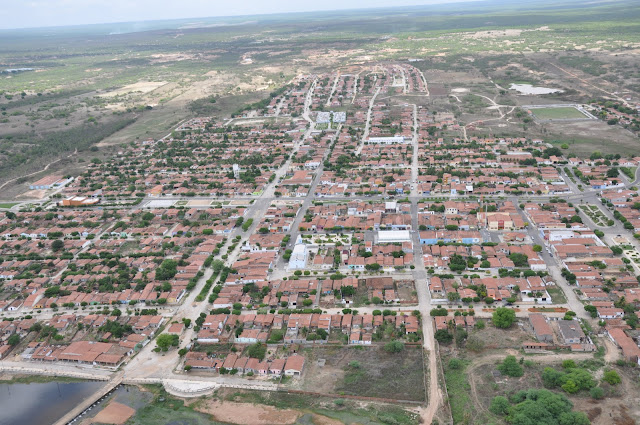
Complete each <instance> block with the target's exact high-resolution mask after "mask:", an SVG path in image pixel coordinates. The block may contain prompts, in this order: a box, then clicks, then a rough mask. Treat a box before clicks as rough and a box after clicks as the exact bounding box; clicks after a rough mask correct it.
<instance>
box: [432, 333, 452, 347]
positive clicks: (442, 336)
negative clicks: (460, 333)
mask: <svg viewBox="0 0 640 425" xmlns="http://www.w3.org/2000/svg"><path fill="white" fill-rule="evenodd" d="M434 337H435V339H436V341H438V342H440V343H442V344H446V343H449V342H451V341H452V340H453V335H451V334H450V333H449V332H448V331H447V330H446V329H438V330H437V331H436V333H435V334H434Z"/></svg>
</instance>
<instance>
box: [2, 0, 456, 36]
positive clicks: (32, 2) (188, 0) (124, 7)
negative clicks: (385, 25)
mask: <svg viewBox="0 0 640 425" xmlns="http://www.w3.org/2000/svg"><path fill="white" fill-rule="evenodd" d="M458 1H460V0H320V1H318V0H315V1H313V0H311V1H309V0H307V1H301V0H237V1H229V0H0V28H3V29H9V28H34V27H50V26H66V25H86V24H100V23H111V22H131V21H148V20H161V19H181V18H198V17H213V16H237V15H257V14H266V13H282V12H310V11H315V10H340V9H364V8H375V7H390V6H416V5H425V4H439V3H455V2H458Z"/></svg>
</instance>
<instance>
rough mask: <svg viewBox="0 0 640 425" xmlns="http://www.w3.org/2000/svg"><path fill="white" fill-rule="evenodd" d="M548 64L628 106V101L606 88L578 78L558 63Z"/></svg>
mask: <svg viewBox="0 0 640 425" xmlns="http://www.w3.org/2000/svg"><path fill="white" fill-rule="evenodd" d="M549 65H551V66H553V67H555V68H558V69H559V70H560V71H562V72H564V73H565V74H567V75H569V76H571V77H573V78H575V79H576V80H578V81H580V82H581V83H583V84H585V85H587V86H590V87H593V88H594V89H596V90H600V91H601V92H603V93H606V94H608V95H609V96H611V97H613V98H614V99H618V100H619V101H620V102H622V104H623V105H624V106H629V103H628V102H627V101H626V100H624V99H623V98H621V97H620V96H618V95H617V94H614V93H611V92H609V91H606V90H605V89H603V88H602V87H598V86H596V85H594V84H592V83H590V82H588V81H587V80H585V79H584V78H580V77H578V76H577V75H576V74H574V73H573V72H570V71H567V70H566V69H564V68H561V67H559V66H558V65H556V64H555V63H552V62H549Z"/></svg>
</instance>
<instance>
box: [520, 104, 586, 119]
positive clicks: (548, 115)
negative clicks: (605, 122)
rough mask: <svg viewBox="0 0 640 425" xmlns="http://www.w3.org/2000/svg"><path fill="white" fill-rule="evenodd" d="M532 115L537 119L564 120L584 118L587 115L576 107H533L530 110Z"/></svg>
mask: <svg viewBox="0 0 640 425" xmlns="http://www.w3.org/2000/svg"><path fill="white" fill-rule="evenodd" d="M532 112H533V115H535V117H536V118H538V119H539V120H566V119H577V118H584V119H587V116H586V115H584V114H583V113H582V112H580V111H578V110H577V109H576V108H572V107H567V108H535V109H533V110H532Z"/></svg>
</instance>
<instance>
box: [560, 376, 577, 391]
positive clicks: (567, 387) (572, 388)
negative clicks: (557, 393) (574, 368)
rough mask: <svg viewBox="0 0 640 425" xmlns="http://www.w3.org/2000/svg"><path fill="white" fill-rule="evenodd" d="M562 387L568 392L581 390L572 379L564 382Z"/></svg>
mask: <svg viewBox="0 0 640 425" xmlns="http://www.w3.org/2000/svg"><path fill="white" fill-rule="evenodd" d="M562 389H563V390H565V391H566V392H568V393H569V394H575V393H577V392H578V391H580V388H579V387H578V386H577V385H576V383H575V382H573V380H571V379H567V381H566V382H565V383H564V384H562Z"/></svg>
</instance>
